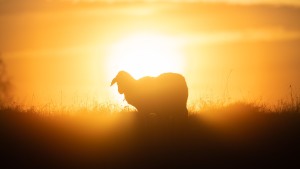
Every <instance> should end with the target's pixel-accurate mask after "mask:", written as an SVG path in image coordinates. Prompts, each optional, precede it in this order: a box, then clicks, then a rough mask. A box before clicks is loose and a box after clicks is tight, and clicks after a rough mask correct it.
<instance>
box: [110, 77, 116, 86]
mask: <svg viewBox="0 0 300 169" xmlns="http://www.w3.org/2000/svg"><path fill="white" fill-rule="evenodd" d="M116 82H117V79H116V78H114V79H113V80H112V81H111V84H110V86H112V85H114V84H115V83H116Z"/></svg>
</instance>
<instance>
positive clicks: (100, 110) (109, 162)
mask: <svg viewBox="0 0 300 169" xmlns="http://www.w3.org/2000/svg"><path fill="white" fill-rule="evenodd" d="M299 106H300V101H299V98H298V97H297V98H295V99H294V101H293V102H291V101H280V102H279V103H278V105H276V106H272V107H270V106H267V105H264V104H262V103H253V102H235V103H229V104H228V103H227V104H225V103H223V102H222V103H220V102H216V103H214V102H212V101H205V100H200V101H198V103H195V104H193V105H192V106H190V107H189V112H190V116H189V118H188V120H187V121H185V122H184V123H174V122H172V121H160V120H157V119H155V118H151V119H147V120H146V121H144V120H142V119H140V117H139V116H138V112H136V111H134V110H132V109H130V108H126V109H119V107H118V106H116V105H112V104H103V105H99V104H92V105H89V106H87V107H81V108H80V109H77V110H74V109H72V108H67V107H62V108H59V109H48V108H36V107H31V108H23V107H21V106H18V105H10V106H1V108H0V137H1V138H0V150H1V161H2V163H1V164H0V167H1V168H200V167H202V168H261V167H268V168H270V167H271V168H274V167H276V168H277V167H280V168H289V167H291V166H298V165H299V164H300V163H299V160H298V159H299V153H300V148H299V147H300V146H299V143H300V137H299V129H300V110H299ZM199 107H200V109H199Z"/></svg>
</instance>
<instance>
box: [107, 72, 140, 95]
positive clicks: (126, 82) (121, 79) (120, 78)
mask: <svg viewBox="0 0 300 169" xmlns="http://www.w3.org/2000/svg"><path fill="white" fill-rule="evenodd" d="M134 80H135V79H134V78H133V77H132V76H131V75H130V74H129V73H127V72H125V71H120V72H119V73H118V74H117V76H116V77H115V78H114V79H113V80H112V81H111V84H110V86H112V85H114V84H115V83H117V85H118V91H119V93H120V94H124V93H126V92H127V91H128V90H130V89H131V88H132V85H133V82H134Z"/></svg>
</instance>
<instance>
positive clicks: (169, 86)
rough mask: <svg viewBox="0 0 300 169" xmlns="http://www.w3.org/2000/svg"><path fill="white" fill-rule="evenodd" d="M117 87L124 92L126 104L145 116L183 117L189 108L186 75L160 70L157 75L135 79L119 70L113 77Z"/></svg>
mask: <svg viewBox="0 0 300 169" xmlns="http://www.w3.org/2000/svg"><path fill="white" fill-rule="evenodd" d="M115 83H117V85H118V91H119V93H120V94H124V96H125V99H126V101H127V103H128V104H130V105H132V106H134V107H135V108H136V109H137V110H138V112H139V113H141V114H142V115H144V117H145V116H146V117H148V115H150V114H151V115H152V114H154V115H155V116H156V117H158V118H159V119H179V120H180V119H186V118H187V116H188V110H187V108H186V103H187V99H188V87H187V84H186V81H185V78H184V77H183V76H182V75H180V74H177V73H163V74H161V75H159V76H157V77H149V76H146V77H143V78H140V79H138V80H136V79H134V78H133V77H132V76H131V75H130V74H129V73H127V72H125V71H120V72H119V73H118V74H117V76H116V77H115V78H114V79H113V80H112V82H111V86H112V85H114V84H115Z"/></svg>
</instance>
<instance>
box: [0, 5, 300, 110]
mask: <svg viewBox="0 0 300 169" xmlns="http://www.w3.org/2000/svg"><path fill="white" fill-rule="evenodd" d="M149 2H150V1H143V2H142V3H140V2H138V3H136V1H134V2H131V1H130V2H129V1H126V2H124V1H122V2H121V1H117V0H116V1H105V2H103V1H101V0H99V1H97V0H94V1H93V0H81V1H80V0H76V1H68V0H61V1H60V0H45V1H34V0H26V1H24V0H0V24H1V27H0V37H1V38H0V52H1V54H2V57H3V59H4V61H5V62H6V64H7V72H8V74H9V77H10V79H11V81H12V83H13V86H14V90H13V93H14V94H13V95H14V97H15V99H16V100H17V102H18V103H21V104H28V105H30V104H32V105H39V106H43V105H47V104H50V103H51V104H54V105H58V104H66V105H77V104H83V103H93V102H94V101H96V102H99V103H102V102H107V101H115V100H118V102H119V103H120V102H122V97H120V96H118V94H117V90H116V87H110V86H109V84H110V81H111V79H112V78H113V77H114V76H115V75H116V73H117V72H118V71H119V70H121V69H126V70H128V71H130V72H129V73H131V74H132V75H133V76H134V77H135V78H139V77H142V76H147V75H152V76H156V75H158V74H160V73H163V72H169V71H172V72H178V73H181V74H183V75H184V76H185V77H186V80H187V83H188V85H189V89H190V90H189V95H190V97H189V102H190V103H193V102H197V100H199V99H212V100H217V99H226V100H248V101H257V100H262V101H266V102H271V103H276V102H277V101H278V100H280V99H289V96H290V92H291V89H292V90H293V92H295V93H297V92H298V93H299V92H300V80H299V78H298V76H299V72H300V66H299V65H300V56H299V53H300V51H299V47H298V46H299V45H300V23H299V22H298V20H299V19H300V7H299V4H300V3H299V2H300V1H297V0H289V1H288V0H286V1H283V0H278V1H275V0H273V1H271V0H256V1H234V0H228V1H226V0H215V1H205V0H202V1H183V0H182V1H180V0H178V1H175V0H166V1H164V2H161V1H160V2H155V3H149ZM151 2H153V1H151ZM211 2H213V3H211ZM291 87H292V88H291ZM122 104H124V103H123V102H122Z"/></svg>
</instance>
